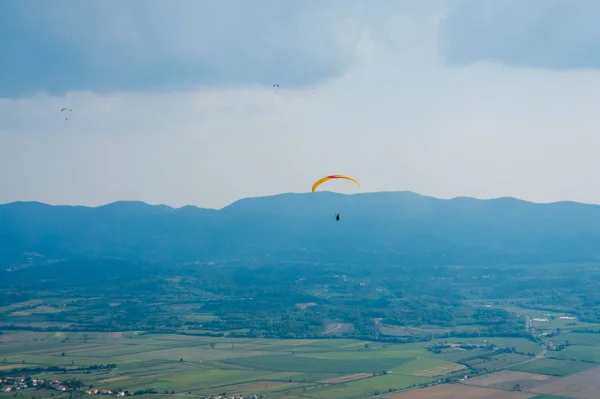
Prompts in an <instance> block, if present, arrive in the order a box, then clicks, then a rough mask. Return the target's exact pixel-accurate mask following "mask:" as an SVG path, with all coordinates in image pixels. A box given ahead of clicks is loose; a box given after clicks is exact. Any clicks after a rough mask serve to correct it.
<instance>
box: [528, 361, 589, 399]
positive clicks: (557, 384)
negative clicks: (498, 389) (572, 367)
mask: <svg viewBox="0 0 600 399" xmlns="http://www.w3.org/2000/svg"><path fill="white" fill-rule="evenodd" d="M529 391H530V392H535V393H538V394H546V395H554V396H567V397H569V398H577V399H598V398H599V397H600V393H599V392H600V367H595V368H593V369H590V370H586V371H582V372H580V373H575V374H571V375H570V376H568V377H564V378H560V379H556V380H554V381H552V382H549V383H548V384H544V385H542V386H539V387H535V388H532V389H530V390H529Z"/></svg>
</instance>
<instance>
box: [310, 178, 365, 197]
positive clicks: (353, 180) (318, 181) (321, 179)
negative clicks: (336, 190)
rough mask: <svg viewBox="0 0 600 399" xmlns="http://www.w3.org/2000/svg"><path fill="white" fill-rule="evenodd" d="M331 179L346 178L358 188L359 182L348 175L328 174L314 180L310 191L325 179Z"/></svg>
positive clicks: (313, 190)
mask: <svg viewBox="0 0 600 399" xmlns="http://www.w3.org/2000/svg"><path fill="white" fill-rule="evenodd" d="M333 179H346V180H350V181H351V182H354V183H355V184H356V185H357V186H358V187H359V188H360V183H359V182H358V181H356V179H353V178H352V177H350V176H344V175H330V176H325V177H322V178H320V179H319V180H317V181H316V182H315V184H313V186H312V192H313V193H314V192H315V190H316V189H317V187H319V186H320V185H321V184H323V183H325V182H326V181H329V180H333Z"/></svg>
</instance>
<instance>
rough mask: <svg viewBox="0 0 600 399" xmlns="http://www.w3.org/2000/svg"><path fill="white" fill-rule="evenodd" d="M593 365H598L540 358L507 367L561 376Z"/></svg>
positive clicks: (595, 365)
mask: <svg viewBox="0 0 600 399" xmlns="http://www.w3.org/2000/svg"><path fill="white" fill-rule="evenodd" d="M593 367H598V365H597V364H595V363H585V362H578V361H562V360H557V359H548V358H542V359H537V360H534V361H531V362H528V363H524V364H519V365H516V366H512V367H509V369H510V370H514V371H524V372H528V373H538V374H548V375H555V376H559V377H563V376H566V375H570V374H574V373H578V372H580V371H584V370H587V369H590V368H593Z"/></svg>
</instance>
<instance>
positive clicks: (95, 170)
mask: <svg viewBox="0 0 600 399" xmlns="http://www.w3.org/2000/svg"><path fill="white" fill-rule="evenodd" d="M596 3H597V2H594V1H591V0H590V1H584V0H582V1H577V2H574V1H572V0H571V1H558V0H549V1H538V0H531V1H522V0H521V1H517V0H515V1H512V0H510V1H509V0H489V1H487V0H480V1H468V0H464V1H460V0H456V1H422V0H414V1H399V0H389V1H388V0H380V1H379V0H371V1H351V0H339V1H337V0H331V1H321V0H319V1H317V0H307V1H298V2H294V1H289V2H286V1H278V0H254V1H252V2H249V1H242V0H220V1H219V2H211V1H194V0H190V1H184V0H172V1H169V2H168V3H167V2H165V1H158V0H157V1H154V0H144V1H143V2H142V1H121V2H118V3H117V2H115V3H111V5H110V6H109V5H108V4H107V3H106V2H104V1H102V0H98V1H95V0H94V1H88V2H85V3H83V2H82V3H79V2H67V1H62V0H56V1H53V2H44V1H30V0H14V1H13V0H10V1H4V2H0V37H2V45H3V47H4V48H3V49H2V51H1V52H0V71H2V73H1V74H0V187H1V189H0V202H10V201H17V200H37V201H42V202H48V203H52V204H86V205H99V204H104V203H107V202H112V201H116V200H143V201H146V202H149V203H164V204H169V205H173V206H181V205H185V204H193V205H197V206H204V207H222V206H225V205H227V204H228V203H230V202H232V201H235V200H237V199H239V198H242V197H247V196H260V195H269V194H276V193H281V192H306V191H309V190H310V186H311V185H312V182H313V181H314V180H316V179H317V178H318V177H321V176H323V175H326V174H332V173H344V174H349V175H352V176H355V177H357V178H358V179H359V180H360V181H361V183H362V191H384V190H385V191H389V190H393V191H396V190H410V191H416V192H418V193H421V194H425V195H433V196H438V197H444V198H448V197H454V196H475V197H480V198H490V197H499V196H515V197H519V198H523V199H528V200H533V201H541V202H546V201H555V200H565V199H567V200H576V201H582V202H591V203H600V186H599V185H597V184H596V181H597V175H598V170H600V160H599V158H598V156H597V155H596V154H597V152H598V148H600V134H599V133H598V131H599V128H600V123H599V122H598V121H597V118H596V117H595V115H596V112H597V108H598V105H597V104H600V90H599V89H600V72H599V71H598V69H597V68H598V67H600V59H599V56H598V52H597V49H598V48H599V44H600V36H599V33H600V25H598V24H595V23H594V22H593V21H592V20H591V19H590V15H597V14H598V13H597V12H594V11H595V10H597V9H598V8H599V7H598V6H597V5H596ZM597 11H598V10H597ZM584 68H585V69H584ZM274 83H278V84H279V85H280V91H279V93H278V94H276V93H275V92H274V91H273V90H272V88H271V85H272V84H274ZM313 88H314V90H313ZM63 107H72V108H73V112H72V113H71V114H70V115H69V120H68V121H65V120H64V116H63V115H61V112H60V109H61V108H63ZM350 186H351V185H345V184H337V183H332V184H331V185H330V187H331V189H334V190H338V189H339V191H342V192H353V187H350Z"/></svg>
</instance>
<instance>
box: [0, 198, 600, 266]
mask: <svg viewBox="0 0 600 399" xmlns="http://www.w3.org/2000/svg"><path fill="white" fill-rule="evenodd" d="M336 212H340V213H341V216H342V219H341V221H340V222H338V223H336V222H335V220H334V217H333V216H334V214H335V213H336ZM598 242H600V206H596V205H585V204H579V203H573V202H559V203H552V204H536V203H531V202H526V201H521V200H517V199H513V198H499V199H494V200H478V199H473V198H455V199H451V200H442V199H436V198H431V197H425V196H421V195H418V194H415V193H410V192H381V193H367V194H356V195H341V194H334V193H329V192H323V193H316V194H282V195H276V196H270V197H260V198H249V199H243V200H240V201H237V202H235V203H233V204H231V205H229V206H227V207H225V208H223V209H221V210H212V209H202V208H196V207H192V206H186V207H183V208H179V209H174V208H171V207H168V206H164V205H160V206H152V205H148V204H145V203H142V202H116V203H112V204H108V205H105V206H100V207H96V208H91V207H82V206H51V205H46V204H42V203H37V202H15V203H10V204H4V205H0V266H1V267H2V268H6V267H8V266H10V265H11V264H13V265H14V264H17V265H19V264H27V263H28V262H29V263H31V262H37V263H44V262H48V261H52V260H59V259H65V260H78V259H103V258H110V257H115V258H122V259H126V260H131V261H151V262H154V261H156V262H174V263H179V262H195V261H201V262H202V261H225V260H249V259H267V258H268V259H270V260H271V261H280V262H285V261H309V262H315V263H339V262H345V263H354V264H360V263H370V262H373V263H394V264H406V265H411V264H415V265H416V264H482V265H483V264H509V263H547V262H588V261H589V262H591V261H598V260H599V259H600V249H599V247H598V246H597V243H598ZM32 254H35V255H32ZM28 259H29V260H28ZM32 259H33V260H32Z"/></svg>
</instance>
